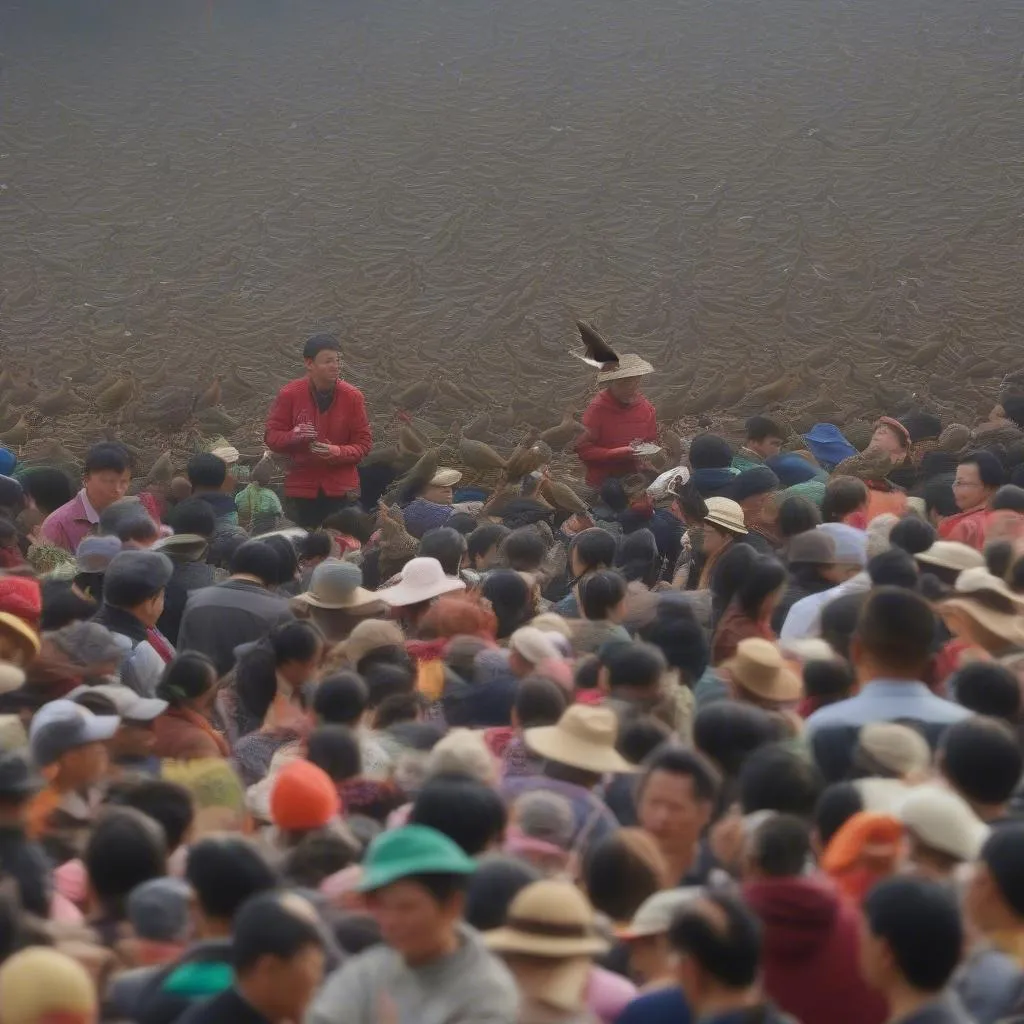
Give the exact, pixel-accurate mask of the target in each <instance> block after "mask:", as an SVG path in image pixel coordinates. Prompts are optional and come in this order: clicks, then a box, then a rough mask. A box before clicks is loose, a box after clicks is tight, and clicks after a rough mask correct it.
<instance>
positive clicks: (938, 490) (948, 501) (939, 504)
mask: <svg viewBox="0 0 1024 1024" xmlns="http://www.w3.org/2000/svg"><path fill="white" fill-rule="evenodd" d="M953 479H954V477H953V474H952V473H941V474H939V475H938V476H933V477H931V478H930V479H929V480H928V481H927V483H925V485H924V490H923V492H922V496H923V497H924V508H925V512H926V513H928V515H933V514H934V515H937V516H942V517H943V518H946V517H948V516H955V515H956V514H957V512H959V511H960V509H959V508H957V504H956V495H955V494H954V493H953Z"/></svg>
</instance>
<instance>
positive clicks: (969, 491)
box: [953, 463, 989, 512]
mask: <svg viewBox="0 0 1024 1024" xmlns="http://www.w3.org/2000/svg"><path fill="white" fill-rule="evenodd" d="M988 493H989V492H988V488H987V487H986V486H985V485H984V484H983V483H982V482H981V472H980V470H979V469H978V467H977V466H975V465H973V464H972V463H968V464H967V465H966V466H957V467H956V479H954V481H953V499H954V500H955V501H956V507H957V508H958V509H960V511H961V512H963V511H966V510H967V509H969V508H977V507H978V506H979V505H984V504H985V502H986V501H987V500H988Z"/></svg>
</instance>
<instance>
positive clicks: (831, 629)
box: [821, 594, 867, 660]
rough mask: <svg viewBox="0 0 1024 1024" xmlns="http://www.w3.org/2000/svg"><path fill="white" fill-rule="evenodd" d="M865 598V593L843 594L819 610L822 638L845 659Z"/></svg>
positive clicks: (848, 656)
mask: <svg viewBox="0 0 1024 1024" xmlns="http://www.w3.org/2000/svg"><path fill="white" fill-rule="evenodd" d="M866 600H867V594H843V595H842V596H841V597H837V598H836V599H835V600H834V601H830V602H829V603H828V604H826V605H825V607H824V608H823V609H822V612H821V638H822V640H824V641H825V642H826V643H827V644H828V645H829V646H830V647H831V648H832V650H834V651H835V652H836V654H838V655H840V656H841V657H843V658H846V659H847V660H849V659H850V648H851V646H852V643H853V636H854V633H856V631H857V623H858V622H859V621H860V613H861V610H862V609H863V607H864V603H865V601H866Z"/></svg>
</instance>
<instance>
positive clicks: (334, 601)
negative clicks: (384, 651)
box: [295, 558, 383, 610]
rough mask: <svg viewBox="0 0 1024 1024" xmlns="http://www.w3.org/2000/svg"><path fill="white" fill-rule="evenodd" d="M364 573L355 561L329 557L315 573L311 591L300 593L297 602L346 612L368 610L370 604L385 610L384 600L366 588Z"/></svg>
mask: <svg viewBox="0 0 1024 1024" xmlns="http://www.w3.org/2000/svg"><path fill="white" fill-rule="evenodd" d="M362 583H363V572H362V570H361V569H360V568H359V566H358V565H354V564H353V563H352V562H343V561H342V560H341V559H340V558H325V559H324V561H322V562H321V563H320V564H319V565H318V566H317V567H316V568H315V569H314V570H313V575H312V576H311V577H310V580H309V590H307V591H305V592H304V593H302V594H299V595H298V596H297V597H296V598H295V600H296V601H299V602H301V603H302V604H307V605H311V606H312V607H313V608H326V609H335V610H336V609H342V608H366V607H367V606H368V605H379V606H381V607H383V602H382V601H381V599H380V598H379V597H378V596H377V595H376V594H374V593H373V592H372V591H370V590H367V589H365V588H364V587H363V586H362Z"/></svg>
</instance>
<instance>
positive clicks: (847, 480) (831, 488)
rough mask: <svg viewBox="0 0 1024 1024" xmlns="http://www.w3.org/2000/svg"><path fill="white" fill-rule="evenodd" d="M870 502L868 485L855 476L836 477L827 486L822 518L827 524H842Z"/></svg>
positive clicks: (822, 505)
mask: <svg viewBox="0 0 1024 1024" xmlns="http://www.w3.org/2000/svg"><path fill="white" fill-rule="evenodd" d="M867 500H868V488H867V484H865V483H864V481H863V480H859V479H858V478H857V477H855V476H834V477H832V479H831V480H829V482H828V484H826V486H825V498H824V500H823V501H822V503H821V518H822V521H823V522H826V523H841V522H842V521H843V519H844V518H845V517H846V516H848V515H849V514H850V513H851V512H855V511H856V510H857V509H859V508H860V507H861V506H862V505H863V504H864V503H865V502H866V501H867Z"/></svg>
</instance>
